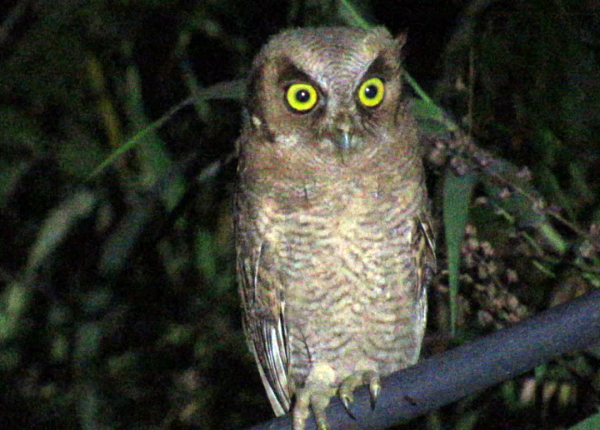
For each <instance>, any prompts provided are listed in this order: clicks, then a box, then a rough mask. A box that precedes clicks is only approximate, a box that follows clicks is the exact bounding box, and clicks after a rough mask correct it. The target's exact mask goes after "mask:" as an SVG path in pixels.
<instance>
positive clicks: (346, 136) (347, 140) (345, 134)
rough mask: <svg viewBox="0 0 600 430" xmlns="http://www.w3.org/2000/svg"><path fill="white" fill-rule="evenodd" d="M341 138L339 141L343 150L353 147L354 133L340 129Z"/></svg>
mask: <svg viewBox="0 0 600 430" xmlns="http://www.w3.org/2000/svg"><path fill="white" fill-rule="evenodd" d="M340 131H341V134H340V139H339V141H338V146H339V147H340V149H341V150H342V151H347V150H348V149H350V148H352V135H351V134H350V132H349V131H348V130H340Z"/></svg>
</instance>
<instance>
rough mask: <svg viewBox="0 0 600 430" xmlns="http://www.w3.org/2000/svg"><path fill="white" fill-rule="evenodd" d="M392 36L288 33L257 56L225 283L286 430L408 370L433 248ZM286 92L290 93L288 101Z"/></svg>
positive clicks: (322, 423)
mask: <svg viewBox="0 0 600 430" xmlns="http://www.w3.org/2000/svg"><path fill="white" fill-rule="evenodd" d="M403 43H404V39H403V38H402V37H400V38H398V39H392V38H391V37H390V35H389V33H388V32H387V31H386V30H384V29H381V28H379V29H375V30H372V31H365V30H359V29H349V28H331V29H313V30H294V31H288V32H285V33H282V34H281V35H279V36H277V37H275V38H273V39H272V40H271V41H270V43H269V44H268V45H267V46H266V47H265V48H263V50H262V51H261V54H260V55H259V56H258V58H257V60H256V62H255V64H254V68H253V72H252V78H251V84H250V86H249V99H248V106H247V107H248V120H247V121H246V124H245V126H244V130H243V132H242V136H241V137H240V140H239V141H238V147H239V154H240V158H239V168H238V182H237V189H236V194H235V227H236V241H237V242H236V249H237V270H238V275H239V281H240V295H241V297H242V303H243V308H244V323H245V330H246V335H247V338H248V343H249V346H250V349H251V351H252V352H253V354H254V356H255V358H256V360H257V363H258V366H259V370H260V372H261V377H262V379H263V382H264V384H265V387H266V389H267V394H268V396H269V399H270V401H271V404H272V406H273V409H274V410H275V413H276V414H277V415H282V414H284V413H287V412H288V411H289V410H290V408H291V404H292V400H293V398H295V402H296V404H295V407H294V427H295V430H302V429H303V427H304V422H305V420H306V418H307V416H308V414H309V408H312V410H313V411H314V413H315V416H316V419H317V423H318V425H319V427H320V428H321V429H324V428H326V420H325V416H324V409H325V407H326V406H327V404H328V402H329V398H330V397H331V396H332V395H334V394H335V393H336V391H338V390H339V395H340V396H341V398H342V401H343V402H344V404H345V405H348V404H349V403H351V401H352V392H353V390H354V388H356V387H357V386H358V385H361V384H362V383H367V384H368V385H369V387H370V389H371V393H372V395H373V397H376V395H377V393H378V390H379V386H380V383H379V377H380V376H385V375H388V374H390V373H391V372H394V371H396V370H399V369H403V368H405V367H407V366H409V365H411V364H414V363H415V362H416V361H417V359H418V356H419V352H420V348H421V341H422V337H423V332H424V329H425V322H426V306H427V301H426V285H427V283H428V281H429V277H430V276H431V272H432V271H433V270H434V266H435V260H434V254H433V241H432V235H431V233H430V226H429V224H430V223H429V217H428V212H427V197H426V189H425V184H424V172H423V166H422V161H421V151H420V149H419V145H418V139H417V135H416V126H415V124H414V120H413V119H412V117H411V116H410V115H409V113H408V110H407V107H406V105H405V103H404V102H403V101H402V100H401V97H400V96H401V76H400V75H401V70H400V63H399V60H400V59H399V56H400V49H401V47H402V45H403ZM294 91H295V92H294Z"/></svg>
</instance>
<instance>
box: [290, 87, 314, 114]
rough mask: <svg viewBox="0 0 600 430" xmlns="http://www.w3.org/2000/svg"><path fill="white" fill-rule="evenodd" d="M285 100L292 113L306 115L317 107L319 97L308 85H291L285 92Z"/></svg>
mask: <svg viewBox="0 0 600 430" xmlns="http://www.w3.org/2000/svg"><path fill="white" fill-rule="evenodd" d="M285 100H286V101H287V103H288V106H289V107H291V108H292V109H293V110H294V111H296V112H300V113H307V112H308V111H310V110H311V109H312V108H314V107H315V106H316V105H317V101H318V100H319V95H318V94H317V90H316V89H315V87H313V86H312V85H310V84H292V85H290V86H289V88H288V89H287V90H286V92H285Z"/></svg>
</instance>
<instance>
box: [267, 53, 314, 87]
mask: <svg viewBox="0 0 600 430" xmlns="http://www.w3.org/2000/svg"><path fill="white" fill-rule="evenodd" d="M281 65H282V66H283V67H282V69H281V71H280V72H279V77H278V79H277V83H278V84H279V85H282V84H285V83H288V82H292V81H302V82H310V83H312V84H313V85H315V86H316V87H318V88H319V89H320V88H321V87H320V86H319V84H318V83H317V82H315V80H314V79H312V78H311V77H310V76H309V75H308V74H307V73H306V72H304V71H302V70H301V69H299V68H298V67H296V65H294V64H293V63H291V62H289V61H288V60H287V59H281Z"/></svg>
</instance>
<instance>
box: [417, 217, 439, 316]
mask: <svg viewBox="0 0 600 430" xmlns="http://www.w3.org/2000/svg"><path fill="white" fill-rule="evenodd" d="M415 226H416V228H415V234H414V235H413V237H412V248H413V251H414V253H415V254H414V255H415V260H416V266H417V288H418V297H421V298H423V301H426V297H427V296H426V290H427V285H428V284H429V282H430V281H431V278H432V277H433V273H434V272H435V270H436V259H435V242H434V237H433V228H432V224H431V219H430V217H429V214H428V213H427V212H422V213H420V214H419V215H418V216H417V218H416V220H415ZM426 305H427V304H426V303H424V304H423V306H426ZM423 312H426V308H424V310H423Z"/></svg>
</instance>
